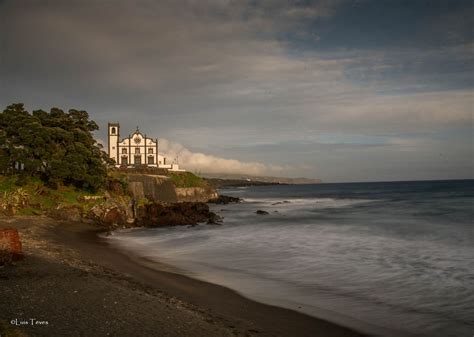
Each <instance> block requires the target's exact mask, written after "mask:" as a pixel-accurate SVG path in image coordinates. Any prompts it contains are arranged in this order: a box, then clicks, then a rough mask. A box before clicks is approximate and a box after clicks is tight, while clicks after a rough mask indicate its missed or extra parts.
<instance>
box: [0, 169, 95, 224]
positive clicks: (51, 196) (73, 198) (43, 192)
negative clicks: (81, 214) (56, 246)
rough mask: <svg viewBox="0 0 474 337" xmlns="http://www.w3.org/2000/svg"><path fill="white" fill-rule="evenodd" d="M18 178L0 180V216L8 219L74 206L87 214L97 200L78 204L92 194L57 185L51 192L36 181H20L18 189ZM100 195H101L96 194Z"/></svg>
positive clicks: (26, 179) (24, 179)
mask: <svg viewBox="0 0 474 337" xmlns="http://www.w3.org/2000/svg"><path fill="white" fill-rule="evenodd" d="M19 180H20V177H18V176H9V177H6V176H0V213H4V214H8V215H16V214H18V215H34V214H43V213H46V212H47V211H48V210H50V209H52V208H54V207H56V206H58V205H62V206H77V207H78V208H80V209H83V210H84V211H87V209H89V208H90V207H92V206H93V205H94V204H96V203H98V202H100V200H93V201H90V202H81V201H80V200H81V198H82V197H84V196H86V195H87V196H90V195H91V193H90V192H89V191H87V190H84V189H79V188H77V187H74V186H64V185H60V186H58V187H57V188H55V189H53V188H50V187H48V186H45V185H44V183H43V182H42V181H41V180H40V179H39V178H35V177H31V178H21V183H22V186H21V187H18V186H17V183H18V181H19ZM99 195H101V193H99Z"/></svg>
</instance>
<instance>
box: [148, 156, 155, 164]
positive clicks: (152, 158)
mask: <svg viewBox="0 0 474 337" xmlns="http://www.w3.org/2000/svg"><path fill="white" fill-rule="evenodd" d="M154 163H155V158H154V157H153V156H148V164H154Z"/></svg>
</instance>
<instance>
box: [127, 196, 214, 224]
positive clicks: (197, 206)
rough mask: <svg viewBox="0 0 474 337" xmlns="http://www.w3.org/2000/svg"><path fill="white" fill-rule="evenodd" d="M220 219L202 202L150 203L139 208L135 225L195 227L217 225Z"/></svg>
mask: <svg viewBox="0 0 474 337" xmlns="http://www.w3.org/2000/svg"><path fill="white" fill-rule="evenodd" d="M218 221H220V217H219V216H218V215H217V214H215V213H213V212H211V211H210V210H209V206H208V205H207V204H206V203H203V202H179V203H171V204H161V203H150V204H147V205H143V206H140V207H139V208H138V212H137V219H136V225H138V226H145V227H162V226H184V225H196V224H198V223H199V222H207V223H217V222H218Z"/></svg>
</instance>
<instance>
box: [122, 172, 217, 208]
mask: <svg viewBox="0 0 474 337" xmlns="http://www.w3.org/2000/svg"><path fill="white" fill-rule="evenodd" d="M126 177H127V182H128V191H129V193H130V194H131V195H132V196H133V197H134V198H135V199H136V200H140V199H143V198H146V199H148V200H150V201H158V202H182V201H188V202H207V201H208V200H210V199H215V198H217V197H218V194H217V191H216V190H215V189H213V188H212V187H210V186H208V185H207V184H201V186H187V187H181V186H180V185H179V184H177V183H176V179H173V178H171V177H168V176H161V175H148V174H128V175H127V176H126ZM176 185H178V186H176Z"/></svg>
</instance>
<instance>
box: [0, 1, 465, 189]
mask: <svg viewBox="0 0 474 337" xmlns="http://www.w3.org/2000/svg"><path fill="white" fill-rule="evenodd" d="M385 6H386V4H381V3H380V2H377V1H363V2H357V4H355V3H354V2H344V1H298V0H297V1H287V0H261V1H253V0H248V1H247V0H240V1H234V0H229V1H227V0H202V1H197V0H183V1H174V0H160V1H152V0H141V1H135V2H131V1H125V0H117V1H114V2H109V1H74V0H72V1H67V2H64V1H53V0H45V1H42V2H38V1H33V0H25V1H3V2H0V11H1V12H2V14H4V18H6V19H5V20H0V24H1V25H2V27H0V28H2V31H3V32H6V34H3V35H2V39H3V41H2V44H0V54H1V55H2V58H0V87H1V88H2V92H1V94H0V103H1V104H3V105H4V106H5V105H7V104H10V103H12V102H16V101H23V102H24V103H26V105H27V107H28V108H30V109H37V108H43V109H49V108H50V107H51V106H60V107H63V108H64V109H66V110H67V109H68V108H79V109H85V110H87V111H89V113H90V115H91V117H92V118H93V119H94V120H96V121H97V122H98V123H99V125H100V126H101V131H100V132H98V134H97V136H98V137H101V138H102V139H105V138H106V134H105V130H106V128H105V126H106V125H107V122H108V121H119V122H120V123H121V125H122V129H123V130H133V129H134V128H135V126H136V125H137V124H138V125H139V126H140V128H141V129H143V130H144V131H146V132H147V133H148V134H150V135H152V136H154V137H157V136H158V137H160V138H163V139H169V140H173V141H179V143H181V144H183V147H185V148H186V149H184V150H182V151H181V152H182V153H181V154H180V162H181V163H182V164H183V165H184V166H186V167H190V169H191V170H201V171H203V172H204V171H209V170H221V171H226V172H227V171H229V170H237V171H239V172H244V171H251V172H254V174H263V173H264V171H266V172H268V173H269V174H277V173H278V174H280V173H281V174H284V175H294V174H303V173H304V174H308V175H311V176H313V177H322V178H323V179H328V178H329V179H330V178H331V177H334V176H335V175H334V172H335V169H334V165H339V167H341V168H340V169H339V170H340V172H339V173H338V175H337V178H338V179H340V178H341V177H343V176H344V172H343V171H345V172H347V176H350V173H349V172H350V168H351V167H352V166H356V164H355V163H360V165H361V167H363V166H364V165H365V166H371V167H376V168H377V170H378V171H383V170H388V171H389V169H390V168H391V167H393V163H390V158H395V157H396V158H397V160H399V161H400V162H401V163H404V164H405V165H407V168H406V169H404V170H405V171H406V172H410V171H411V172H413V167H410V163H411V162H413V160H411V159H410V158H409V157H405V159H406V160H404V157H403V156H402V155H399V152H397V151H401V152H403V153H406V152H410V153H412V152H413V153H420V158H427V156H423V154H426V153H434V152H436V149H437V147H439V143H436V142H427V143H426V145H425V146H423V147H421V146H418V145H417V144H419V142H420V140H417V142H416V144H415V145H416V146H415V145H414V141H413V140H412V139H404V136H401V137H399V138H400V139H396V140H390V137H391V136H390V135H393V134H408V133H423V134H424V135H425V136H423V137H425V138H427V139H429V138H430V137H431V136H430V135H431V134H437V133H452V132H457V131H458V130H459V129H462V128H465V127H466V126H471V127H472V124H471V123H472V106H473V95H472V85H473V82H472V71H473V70H474V69H473V64H474V63H473V62H472V58H473V45H472V38H471V39H470V38H469V36H470V35H469V34H466V33H465V30H466V29H467V28H466V27H470V26H472V24H471V25H470V23H472V19H471V16H469V15H465V17H464V19H463V20H462V24H458V23H457V20H456V19H457V17H458V14H459V13H458V12H456V13H455V15H454V16H453V15H452V14H450V13H449V7H450V6H449V5H443V7H442V12H443V13H444V12H446V13H447V15H448V14H449V15H448V16H449V20H448V19H446V18H445V16H440V15H437V13H434V14H433V13H432V11H435V12H436V6H432V7H433V8H431V7H430V9H429V10H428V11H423V10H419V9H420V8H419V6H421V5H420V4H415V5H413V6H415V9H416V10H412V9H413V8H411V7H410V6H409V5H407V6H405V5H404V7H403V8H402V7H400V5H397V4H396V3H394V4H392V5H390V6H389V7H387V8H385ZM423 6H424V5H423ZM455 7H456V6H455ZM457 7H459V6H457ZM367 8H368V9H371V10H370V11H366V9H367ZM384 8H385V9H384ZM379 9H380V10H383V13H386V15H384V16H380V15H379V13H380V11H379ZM391 9H400V10H402V12H401V13H402V14H403V13H405V12H407V13H408V12H410V13H412V14H413V15H414V17H413V16H407V17H406V18H404V20H400V19H399V15H400V12H397V11H394V12H393V13H392V12H391ZM354 11H356V13H357V17H356V18H354ZM430 11H431V12H430ZM428 12H429V13H431V14H430V15H431V19H432V20H431V21H430V20H426V17H418V16H423V15H424V13H428ZM341 13H343V14H342V16H341ZM364 13H365V14H364ZM397 13H398V14H397ZM417 13H418V14H417ZM422 14H423V15H422ZM438 14H440V13H438ZM417 15H418V16H417ZM386 16H390V17H389V18H386ZM438 18H441V20H442V24H441V23H440V24H439V25H438V23H437V22H436V21H433V20H436V19H438ZM443 18H444V19H443ZM405 19H406V20H405ZM385 20H388V21H387V22H391V23H393V25H392V24H390V25H385V24H384V23H385ZM406 21H409V22H408V23H409V25H408V27H410V29H411V28H413V27H420V29H419V30H417V31H416V32H415V31H411V30H410V29H408V28H404V27H405V23H406ZM354 22H355V24H354ZM426 22H428V25H426ZM365 23H367V25H365ZM379 26H381V27H382V28H383V27H385V26H388V28H387V29H385V30H384V29H376V28H378V27H379ZM458 26H459V27H460V28H459V27H458ZM436 27H437V28H436ZM359 28H361V29H362V30H359ZM435 28H436V29H435ZM440 29H442V30H443V31H447V32H449V34H448V35H449V36H452V38H451V37H450V38H449V39H448V38H447V37H446V34H444V33H442V32H439V30H440ZM432 32H438V33H439V34H438V35H439V36H440V38H438V37H437V36H438V35H436V34H431V33H432ZM420 34H421V35H420ZM330 37H333V38H330ZM354 37H356V38H357V39H354ZM426 37H430V43H425V42H424V40H425V39H426ZM447 40H449V43H445V42H446V41H447ZM354 41H355V42H354ZM402 42H403V43H402ZM405 42H406V43H405ZM438 42H440V43H438ZM322 135H325V136H326V137H328V138H330V139H331V140H332V141H333V142H334V144H329V145H328V144H326V145H324V144H323V145H322V144H319V143H318V142H317V140H318V139H319V138H321V136H322ZM380 135H381V139H382V140H381V142H382V143H383V144H384V143H389V144H391V146H388V145H387V146H385V147H382V146H378V147H377V146H374V144H370V140H371V139H372V138H371V137H379V136H380ZM313 140H316V141H315V142H313V143H312V142H311V141H313ZM360 140H368V143H369V144H360ZM469 141H470V138H469V136H468V135H464V138H463V139H462V140H461V139H457V140H446V141H444V143H443V144H444V149H445V150H446V151H449V149H451V151H450V152H451V153H455V154H456V155H458V156H459V157H460V158H461V157H466V158H467V157H468V156H469V155H470V154H469V152H468V151H467V150H466V148H465V147H460V146H459V144H461V143H467V142H469ZM351 142H353V143H357V142H359V144H356V145H357V146H352V145H354V144H351ZM342 143H344V144H343V145H341V144H342ZM392 143H393V144H392ZM262 144H263V145H264V146H262ZM267 145H268V146H269V147H271V148H272V151H265V149H267V148H268V147H266V146H267ZM280 145H281V146H280ZM311 147H314V151H313V152H312V149H311ZM386 148H389V149H390V150H386ZM408 148H410V151H402V150H401V149H408ZM459 148H462V149H463V151H464V152H463V153H462V152H460V151H457V149H459ZM298 149H303V150H304V151H303V150H298ZM343 149H344V151H345V150H347V151H346V152H344V151H343ZM180 150H181V149H177V150H174V147H173V146H171V145H170V153H171V155H168V157H172V156H173V155H174V154H176V153H178V152H179V151H180ZM172 151H174V152H172ZM364 151H365V152H364ZM376 151H380V152H379V154H377V156H375V157H371V160H368V159H367V157H364V156H363V155H360V154H361V152H363V153H370V154H371V155H372V154H374V153H375V152H376ZM401 152H400V153H401ZM204 153H205V154H204ZM337 156H341V157H340V159H339V157H338V158H336V157H337ZM384 156H386V157H387V158H386V160H384ZM390 156H391V157H390ZM388 157H390V158H388ZM224 158H233V159H224ZM430 158H431V157H430ZM425 162H426V164H427V165H429V166H430V167H434V166H435V165H434V164H433V162H432V161H430V160H426V161H425ZM326 163H327V164H326ZM272 165H273V166H272ZM331 165H332V166H331ZM440 165H441V164H440ZM421 166H422V165H421V164H419V165H418V166H417V167H416V169H417V170H418V169H419V167H421ZM465 166H466V165H465ZM308 167H313V170H312V171H311V170H309V169H308ZM466 167H467V166H466ZM282 168H283V170H282ZM402 170H403V168H400V170H398V172H401V171H402ZM388 171H387V172H388ZM443 172H445V171H443ZM446 172H448V171H447V170H446ZM458 172H460V170H458V171H455V170H454V169H453V170H452V173H453V174H452V176H458ZM463 172H464V171H463ZM363 174H364V173H361V175H363ZM394 174H398V173H397V172H395V173H394ZM400 174H401V173H400ZM443 174H444V173H443ZM367 175H368V174H367ZM405 176H409V173H406V174H405ZM443 177H446V175H445V176H443ZM369 180H370V179H369Z"/></svg>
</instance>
